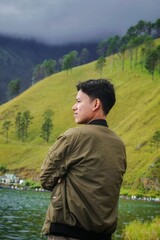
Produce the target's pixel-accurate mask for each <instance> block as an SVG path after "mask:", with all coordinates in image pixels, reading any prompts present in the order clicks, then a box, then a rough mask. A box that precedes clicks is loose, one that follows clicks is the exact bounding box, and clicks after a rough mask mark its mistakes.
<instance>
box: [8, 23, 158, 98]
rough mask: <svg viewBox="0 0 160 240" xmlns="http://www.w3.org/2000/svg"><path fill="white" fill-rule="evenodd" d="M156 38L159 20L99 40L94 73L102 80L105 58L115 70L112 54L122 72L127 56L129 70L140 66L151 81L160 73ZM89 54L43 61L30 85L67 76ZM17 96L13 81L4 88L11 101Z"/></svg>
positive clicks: (72, 53) (17, 81) (17, 85)
mask: <svg viewBox="0 0 160 240" xmlns="http://www.w3.org/2000/svg"><path fill="white" fill-rule="evenodd" d="M159 37H160V19H157V20H156V21H155V22H154V23H152V22H146V21H143V20H140V21H139V22H138V23H137V24H136V25H134V26H131V27H130V28H129V29H128V30H127V32H126V34H125V35H124V36H122V37H120V36H118V35H115V36H113V37H109V38H106V39H103V40H101V41H100V42H99V43H98V45H97V54H98V56H99V57H98V59H97V62H96V67H95V68H96V71H98V72H99V74H100V76H102V72H103V69H104V67H105V64H106V57H107V56H112V67H113V68H114V65H115V54H117V55H118V57H119V59H120V60H121V64H122V71H124V66H125V59H126V56H129V59H130V68H131V69H133V68H135V67H136V66H137V65H138V63H140V64H141V69H142V70H143V69H144V68H145V69H147V71H148V72H149V73H150V74H151V75H152V79H154V73H155V71H157V72H158V73H160V46H158V47H156V46H155V45H154V41H153V40H154V39H155V38H159ZM140 46H142V47H140ZM89 54H90V53H89V51H88V49H86V48H84V49H82V51H81V52H80V53H79V52H78V51H76V50H73V51H70V52H69V53H68V54H66V55H64V56H62V58H60V59H59V60H58V61H56V60H54V59H46V60H44V61H43V62H42V63H39V64H37V65H36V66H35V67H34V68H33V73H32V84H34V83H36V82H38V81H39V80H41V79H43V78H44V77H47V76H50V75H51V74H54V73H57V72H60V71H63V70H65V71H66V72H67V74H68V73H69V72H71V71H72V68H73V67H75V66H79V65H82V64H86V63H87V62H88V60H89ZM139 56H140V58H139ZM19 93H20V79H15V80H12V81H11V82H10V83H9V84H8V88H7V95H8V99H12V98H13V97H15V96H17V95H18V94H19Z"/></svg>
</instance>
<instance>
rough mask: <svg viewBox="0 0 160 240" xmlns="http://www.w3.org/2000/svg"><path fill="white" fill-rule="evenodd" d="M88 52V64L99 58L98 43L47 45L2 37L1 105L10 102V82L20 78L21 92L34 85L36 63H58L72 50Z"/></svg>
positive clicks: (0, 64)
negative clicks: (8, 92) (8, 96)
mask: <svg viewBox="0 0 160 240" xmlns="http://www.w3.org/2000/svg"><path fill="white" fill-rule="evenodd" d="M83 48H87V50H88V51H89V58H88V61H93V60H95V59H96V58H97V56H98V55H97V43H96V42H91V43H76V44H67V45H47V44H44V43H40V42H37V41H35V40H25V39H20V38H13V37H7V36H3V35H0V103H1V104H2V103H5V102H6V101H8V99H7V86H8V84H9V82H10V81H11V80H15V79H19V80H20V87H21V90H20V91H21V92H23V91H24V90H26V89H27V88H29V87H30V86H31V85H32V73H33V69H34V67H35V66H36V65H37V64H40V63H42V62H43V61H44V60H45V59H54V60H56V61H58V60H59V59H60V58H62V57H63V56H64V55H66V54H68V53H69V52H70V51H72V50H76V51H78V52H79V53H80V52H81V51H82V49H83Z"/></svg>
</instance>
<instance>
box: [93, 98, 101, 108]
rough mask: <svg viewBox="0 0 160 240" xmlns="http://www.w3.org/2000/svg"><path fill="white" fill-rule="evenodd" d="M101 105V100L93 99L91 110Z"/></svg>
mask: <svg viewBox="0 0 160 240" xmlns="http://www.w3.org/2000/svg"><path fill="white" fill-rule="evenodd" d="M100 106H101V102H100V100H99V99H98V98H96V99H94V101H93V111H95V110H97V109H99V108H100Z"/></svg>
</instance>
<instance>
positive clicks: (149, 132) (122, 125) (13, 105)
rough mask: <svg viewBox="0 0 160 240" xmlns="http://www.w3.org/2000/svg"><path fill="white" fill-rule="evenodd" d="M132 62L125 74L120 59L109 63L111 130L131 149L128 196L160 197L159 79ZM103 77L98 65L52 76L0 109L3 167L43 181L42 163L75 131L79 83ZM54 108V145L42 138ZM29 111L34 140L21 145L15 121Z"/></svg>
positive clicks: (105, 73) (125, 190)
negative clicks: (159, 145)
mask: <svg viewBox="0 0 160 240" xmlns="http://www.w3.org/2000/svg"><path fill="white" fill-rule="evenodd" d="M157 42H158V43H160V40H158V41H157ZM129 65H130V64H129V58H128V57H127V58H126V60H125V68H124V72H122V67H121V60H120V58H119V57H118V56H117V55H116V56H115V64H114V67H113V64H112V57H108V58H107V59H106V67H105V69H104V70H103V77H104V78H108V79H111V80H112V82H113V83H114V85H115V88H116V95H117V102H116V105H115V106H114V108H113V109H112V110H111V112H110V114H109V115H108V117H107V120H108V124H109V127H110V128H111V129H112V130H114V131H115V132H116V133H117V134H118V135H120V136H121V138H122V139H123V141H124V143H125V144H126V150H127V158H128V169H127V173H126V175H125V179H124V183H123V189H122V193H123V194H128V193H129V194H134V193H137V192H138V193H139V194H141V193H143V194H150V195H158V192H159V188H160V170H159V165H160V153H159V149H158V148H157V147H156V144H153V143H152V138H153V135H154V134H155V132H156V131H159V130H160V120H159V113H160V79H159V75H155V79H154V81H153V80H152V77H151V75H149V74H148V73H147V72H146V70H144V69H143V71H141V69H140V66H139V65H138V66H137V68H134V69H132V70H131V69H130V66H129ZM91 78H93V79H96V78H99V74H98V73H97V72H96V71H95V62H91V63H89V64H86V65H83V66H79V67H76V68H73V69H72V71H71V72H69V73H68V75H67V73H66V72H60V73H57V74H54V75H52V76H51V77H48V78H46V79H44V80H42V81H40V82H38V83H37V84H35V85H34V86H32V87H31V88H29V89H28V90H27V91H25V92H23V93H22V94H21V95H20V96H18V97H16V98H15V99H13V100H11V101H10V102H8V103H6V104H4V105H2V106H1V107H0V148H1V155H0V166H1V168H2V167H5V168H6V169H8V171H12V172H15V173H17V174H19V175H20V176H21V177H25V178H32V179H34V180H38V176H39V171H40V167H41V164H42V162H43V159H44V157H45V155H46V153H47V151H48V149H49V148H50V146H51V145H52V144H53V142H54V141H55V139H56V138H57V136H58V135H59V134H60V133H62V132H64V131H65V130H66V129H68V128H69V127H74V126H76V125H75V123H74V119H73V113H72V110H71V107H72V105H73V104H74V102H75V96H76V88H75V85H76V84H77V83H78V81H84V80H87V79H91ZM46 109H52V110H53V112H54V115H53V123H54V128H53V134H52V136H51V138H50V142H49V144H46V143H45V142H44V140H43V139H42V138H41V137H40V131H41V125H42V121H43V118H42V115H43V113H44V111H45V110H46ZM25 110H29V111H30V112H31V114H32V116H33V117H34V118H33V120H32V124H31V125H30V128H29V136H28V138H27V140H26V141H25V142H24V143H22V142H20V141H17V139H16V136H15V127H14V122H15V117H16V114H17V113H18V112H19V111H20V112H23V111H25ZM5 120H9V121H11V122H12V123H13V126H12V128H11V129H10V130H9V142H8V143H5V135H4V133H3V131H2V125H3V123H4V121H5Z"/></svg>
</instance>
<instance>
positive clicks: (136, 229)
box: [123, 217, 160, 240]
mask: <svg viewBox="0 0 160 240" xmlns="http://www.w3.org/2000/svg"><path fill="white" fill-rule="evenodd" d="M123 239H124V240H142V239H145V240H157V239H160V218H158V217H157V218H155V219H154V220H153V221H152V222H150V223H149V222H145V223H142V222H140V221H133V222H131V223H130V224H129V225H127V226H126V228H125V230H124V232H123Z"/></svg>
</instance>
